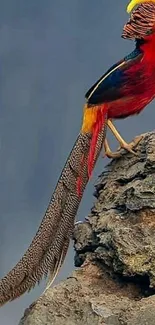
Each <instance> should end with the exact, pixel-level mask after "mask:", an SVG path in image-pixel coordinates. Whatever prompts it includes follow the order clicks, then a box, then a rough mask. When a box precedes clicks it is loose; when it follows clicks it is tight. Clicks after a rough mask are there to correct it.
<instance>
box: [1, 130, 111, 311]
mask: <svg viewBox="0 0 155 325" xmlns="http://www.w3.org/2000/svg"><path fill="white" fill-rule="evenodd" d="M104 137H105V124H103V125H102V128H101V129H100V131H99V133H98V136H97V139H96V140H97V141H96V147H95V153H94V158H93V166H94V165H95V162H96V160H97V158H98V156H99V154H100V151H101V148H102V144H103V140H104ZM91 141H92V133H84V132H82V133H80V134H79V136H78V138H77V140H76V142H75V144H74V146H73V149H72V151H71V153H70V155H69V158H68V160H67V162H66V164H65V167H64V169H63V171H62V173H61V176H60V178H59V180H58V183H57V186H56V188H55V191H54V193H53V196H52V198H51V201H50V203H49V206H48V208H47V211H46V213H45V216H44V218H43V220H42V222H41V225H40V227H39V229H38V231H37V234H36V235H35V237H34V239H33V241H32V243H31V245H30V246H29V248H28V250H27V251H26V253H25V254H24V256H23V257H22V258H21V260H20V261H19V262H18V263H17V265H16V266H15V267H14V268H13V269H12V270H11V271H10V272H9V273H8V274H7V275H6V276H5V277H4V278H3V279H1V281H0V305H3V304H5V303H6V302H7V301H10V300H13V299H15V298H17V297H19V296H21V295H22V294H23V293H25V292H26V291H29V290H31V288H33V287H34V286H35V284H36V283H37V282H38V283H39V282H40V280H41V279H42V277H43V276H47V275H48V274H49V273H50V279H49V282H50V283H51V282H52V279H53V278H54V277H55V276H56V274H57V272H58V271H59V268H60V266H61V265H62V263H63V261H64V258H65V255H66V253H67V249H68V245H69V240H70V237H71V236H72V233H73V229H74V219H75V216H76V213H77V209H78V207H79V204H80V201H81V198H82V194H83V192H84V189H85V187H86V185H87V182H88V180H89V175H88V157H89V151H90V145H91ZM81 157H83V159H84V164H83V168H82V170H81V168H80V165H81ZM79 176H80V177H82V184H81V195H80V196H79V194H78V193H77V181H78V178H79Z"/></svg>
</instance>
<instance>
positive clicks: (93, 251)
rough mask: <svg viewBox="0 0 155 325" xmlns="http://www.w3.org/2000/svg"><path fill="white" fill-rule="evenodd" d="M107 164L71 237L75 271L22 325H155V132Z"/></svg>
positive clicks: (48, 293)
mask: <svg viewBox="0 0 155 325" xmlns="http://www.w3.org/2000/svg"><path fill="white" fill-rule="evenodd" d="M136 152H137V155H135V156H134V155H132V154H130V153H125V154H123V155H122V157H121V158H119V159H117V160H114V161H112V162H111V163H110V164H109V165H108V166H107V168H106V171H105V172H104V173H103V174H102V175H101V176H100V177H99V181H98V184H97V185H96V191H95V196H96V198H97V200H96V204H95V205H94V207H93V208H92V210H91V213H90V215H89V216H88V218H87V220H86V221H85V222H84V223H80V224H77V225H76V226H75V232H74V246H75V250H76V255H75V265H76V266H77V267H79V269H77V270H75V271H74V272H73V273H72V275H71V276H70V277H69V278H68V279H66V281H63V282H61V283H60V284H59V285H57V286H55V287H53V288H50V289H49V290H47V291H46V292H45V294H43V295H42V296H41V297H40V298H39V299H38V301H36V302H35V303H34V304H33V305H31V306H30V307H29V308H28V309H27V310H26V311H25V315H24V316H23V318H22V319H21V321H20V325H50V324H53V325H108V324H109V325H137V324H139V325H146V324H147V325H154V324H155V133H154V132H150V133H147V134H145V135H143V139H142V140H141V142H140V143H139V145H138V147H137V149H136Z"/></svg>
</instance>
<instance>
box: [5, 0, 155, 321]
mask: <svg viewBox="0 0 155 325" xmlns="http://www.w3.org/2000/svg"><path fill="white" fill-rule="evenodd" d="M126 5H127V2H126V1H123V0H117V1H113V0H108V1H105V0H98V1H93V0H84V1H80V0H66V1H64V0H56V1H51V0H44V1H42V0H14V1H11V0H1V2H0V276H1V277H2V276H4V275H5V273H6V272H8V271H9V270H10V269H11V268H12V267H13V266H14V265H15V263H16V262H17V261H18V260H19V259H20V257H21V256H22V255H23V253H24V252H25V250H26V249H27V247H28V245H29V244H30V242H31V240H32V237H33V236H34V235H35V233H36V230H37V227H38V226H39V224H40V221H41V219H42V217H43V215H44V212H45V210H46V207H47V205H48V203H49V200H50V197H51V195H52V192H53V190H54V187H55V185H56V182H57V179H58V177H59V175H60V172H61V169H62V168H63V166H64V163H65V160H66V158H67V156H68V154H69V152H70V150H71V148H72V145H73V144H74V141H75V138H76V136H77V134H78V131H79V129H80V125H81V118H82V107H83V103H84V94H85V92H86V91H87V89H88V88H89V87H90V86H91V85H92V84H93V83H94V82H95V81H96V80H97V79H98V78H99V77H100V76H101V75H102V74H103V73H104V72H106V70H107V69H108V68H109V67H110V66H111V65H112V64H113V63H115V62H116V61H117V60H119V59H121V58H122V57H124V56H125V55H126V54H127V53H128V52H130V51H131V50H132V49H133V47H134V44H133V42H131V41H127V40H123V39H121V37H120V36H121V32H122V27H123V24H124V23H125V21H126V20H127V19H128V16H127V14H126V11H125V8H126ZM154 105H155V104H154V103H152V104H151V105H150V106H149V108H147V109H146V110H145V111H144V112H143V113H142V114H141V115H140V116H138V117H133V118H128V119H127V120H122V121H120V122H117V123H116V125H117V126H118V128H119V130H120V132H121V133H122V135H123V136H124V138H125V139H126V140H128V141H129V140H132V138H133V137H134V136H135V135H137V134H140V133H143V132H146V131H148V130H152V129H153V128H154V120H155V112H154ZM110 141H111V144H112V147H113V148H116V147H117V146H118V144H117V143H115V140H114V141H113V138H112V137H111V135H110ZM107 162H108V160H107V159H105V160H103V159H102V158H101V159H100V161H99V163H98V164H97V167H96V170H95V173H94V176H93V178H92V180H91V182H90V184H89V186H88V188H87V190H86V192H85V195H84V198H83V201H82V204H81V207H80V209H79V211H78V215H77V219H78V220H83V219H84V217H85V216H86V215H87V214H88V213H89V211H90V208H91V206H92V205H93V202H94V201H95V198H94V197H93V196H92V193H93V191H94V183H95V182H96V180H97V175H99V174H100V173H101V172H102V170H103V167H104V165H105V164H106V163H107ZM73 256H74V252H73V249H72V245H71V248H70V251H69V254H68V256H67V259H66V262H65V265H64V267H63V268H62V270H61V273H60V275H59V277H58V279H57V281H56V282H59V281H60V280H61V279H63V278H65V277H66V276H67V275H68V274H69V273H70V272H71V271H72V269H73V268H74V265H73ZM43 288H44V283H42V284H41V285H40V286H39V287H38V286H37V287H36V288H35V290H33V291H31V292H30V293H29V294H25V295H24V296H23V297H22V298H20V299H18V300H16V301H15V302H12V303H8V304H7V305H6V306H4V307H3V308H1V309H0V325H5V324H6V325H17V324H18V321H19V319H20V318H21V316H22V315H23V312H24V309H25V308H26V307H28V306H29V304H30V303H31V302H32V301H34V300H35V299H36V298H37V297H38V296H39V295H40V293H41V292H42V290H43Z"/></svg>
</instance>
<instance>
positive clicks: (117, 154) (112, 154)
mask: <svg viewBox="0 0 155 325" xmlns="http://www.w3.org/2000/svg"><path fill="white" fill-rule="evenodd" d="M121 155H122V154H121V150H117V151H112V150H111V149H110V146H109V144H108V141H107V139H105V140H104V155H103V158H104V157H108V158H110V159H115V158H119V157H120V156H121Z"/></svg>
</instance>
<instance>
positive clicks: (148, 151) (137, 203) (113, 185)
mask: <svg viewBox="0 0 155 325" xmlns="http://www.w3.org/2000/svg"><path fill="white" fill-rule="evenodd" d="M95 196H96V197H97V198H98V199H97V202H96V204H95V206H94V207H93V208H92V212H91V214H90V216H89V217H88V218H87V230H86V225H85V223H83V224H80V225H77V226H76V227H75V234H74V237H75V249H76V258H75V262H76V266H80V265H81V263H83V262H84V261H85V259H86V258H88V257H89V259H90V260H92V261H94V262H95V261H100V263H101V264H102V265H106V266H107V267H108V268H109V271H110V272H112V273H114V274H117V275H119V276H121V277H123V278H125V277H126V278H128V280H129V278H130V279H131V280H132V281H138V280H139V281H141V282H143V285H145V286H146V287H147V288H149V287H150V288H155V133H153V132H151V133H147V134H145V135H144V138H143V140H142V141H141V142H140V144H139V146H138V148H137V156H133V155H131V154H126V155H123V156H122V157H121V158H120V159H118V160H115V161H112V162H111V163H110V164H109V165H108V167H107V170H106V173H103V174H102V175H101V176H100V179H99V184H98V185H96V193H95ZM88 222H89V223H88ZM88 225H89V226H88ZM88 227H89V238H88ZM82 228H83V229H82ZM83 233H84V234H83ZM80 234H81V235H80ZM79 237H80V240H79ZM87 238H88V240H87ZM90 238H91V239H92V242H91V245H90ZM93 238H94V239H93ZM79 241H80V247H79ZM96 245H97V246H96Z"/></svg>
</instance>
